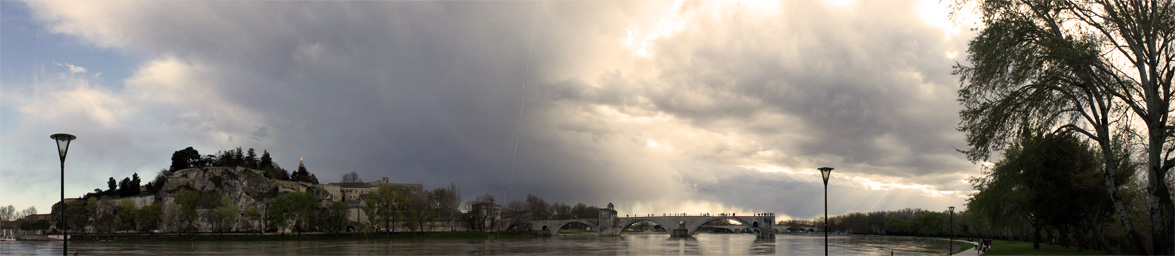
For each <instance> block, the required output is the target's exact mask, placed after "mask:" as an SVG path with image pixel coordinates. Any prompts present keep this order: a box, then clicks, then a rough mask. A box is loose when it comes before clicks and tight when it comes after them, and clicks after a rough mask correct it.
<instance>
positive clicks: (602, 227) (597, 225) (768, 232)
mask: <svg viewBox="0 0 1175 256" xmlns="http://www.w3.org/2000/svg"><path fill="white" fill-rule="evenodd" d="M720 220H734V221H738V222H739V223H742V225H741V226H742V227H743V228H744V229H741V230H750V232H751V233H754V234H755V236H757V237H759V238H775V232H776V230H775V215H773V214H755V215H754V216H731V215H724V216H710V215H706V216H647V217H617V216H616V210H613V209H612V204H608V208H606V209H600V216H599V218H596V219H565V220H536V221H530V222H529V224H530V227H529V228H530V231H532V232H536V233H539V234H543V235H554V234H556V233H559V231H560V230H562V229H563V228H564V227H566V226H567V225H568V224H571V223H580V224H584V225H586V226H588V227H591V228H592V230H595V231H596V233H597V234H599V235H601V236H619V235H620V233H621V232H623V231H624V229H626V228H628V227H629V226H632V225H633V224H636V223H637V222H642V221H648V222H652V223H654V224H657V225H659V226H661V228H663V229H665V231H666V232H669V235H670V236H671V237H691V236H693V235H694V233H696V232H697V231H698V229H699V228H701V227H702V225H706V224H707V223H711V222H715V221H720ZM721 227H723V228H726V229H732V230H733V228H732V226H728V225H721Z"/></svg>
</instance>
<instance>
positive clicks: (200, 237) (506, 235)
mask: <svg viewBox="0 0 1175 256" xmlns="http://www.w3.org/2000/svg"><path fill="white" fill-rule="evenodd" d="M71 236H72V237H73V239H70V241H120V242H136V241H143V242H150V241H244V242H249V241H330V240H393V239H395V240H411V239H519V238H533V237H535V235H534V234H531V233H521V232H501V233H486V232H424V233H412V232H397V233H371V234H362V233H345V234H327V233H302V235H298V234H297V233H286V234H284V235H283V234H274V233H267V234H264V235H258V234H256V233H251V234H250V233H226V234H224V235H220V234H218V233H217V234H213V233H200V234H183V235H180V234H156V235H145V234H120V235H114V236H108V235H100V236H94V235H71Z"/></svg>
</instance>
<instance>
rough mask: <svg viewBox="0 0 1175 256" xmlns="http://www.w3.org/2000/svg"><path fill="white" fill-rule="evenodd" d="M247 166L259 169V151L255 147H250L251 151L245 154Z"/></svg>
mask: <svg viewBox="0 0 1175 256" xmlns="http://www.w3.org/2000/svg"><path fill="white" fill-rule="evenodd" d="M245 167H249V168H253V169H257V168H258V167H257V152H256V151H253V148H249V153H248V154H246V155H245Z"/></svg>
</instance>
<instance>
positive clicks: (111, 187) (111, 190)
mask: <svg viewBox="0 0 1175 256" xmlns="http://www.w3.org/2000/svg"><path fill="white" fill-rule="evenodd" d="M106 186H107V188H108V189H106V195H111V196H113V195H118V181H115V180H114V177H110V180H107V181H106Z"/></svg>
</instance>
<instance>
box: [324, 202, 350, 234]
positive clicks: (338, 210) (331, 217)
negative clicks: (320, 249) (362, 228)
mask: <svg viewBox="0 0 1175 256" xmlns="http://www.w3.org/2000/svg"><path fill="white" fill-rule="evenodd" d="M324 210H325V211H326V212H325V214H323V215H324V216H326V218H325V219H324V220H323V223H322V224H324V225H323V226H325V227H326V231H329V232H334V233H339V232H343V231H345V230H346V229H347V210H348V207H347V203H343V202H342V201H336V202H333V203H331V204H330V206H328V207H327V208H326V209H324Z"/></svg>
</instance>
